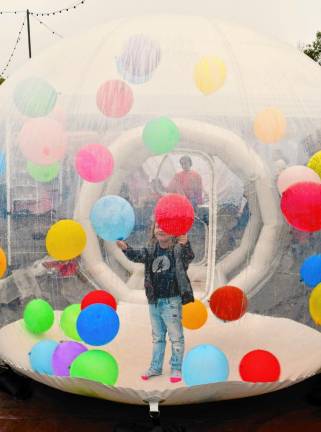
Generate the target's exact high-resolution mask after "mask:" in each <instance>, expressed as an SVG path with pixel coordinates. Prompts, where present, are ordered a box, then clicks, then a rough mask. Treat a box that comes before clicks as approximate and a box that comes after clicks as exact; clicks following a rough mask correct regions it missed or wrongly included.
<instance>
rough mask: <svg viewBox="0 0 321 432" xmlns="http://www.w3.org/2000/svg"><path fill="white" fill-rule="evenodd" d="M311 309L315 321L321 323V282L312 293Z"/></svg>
mask: <svg viewBox="0 0 321 432" xmlns="http://www.w3.org/2000/svg"><path fill="white" fill-rule="evenodd" d="M309 311H310V315H311V318H312V319H313V321H314V322H315V323H316V324H317V325H321V283H319V284H318V285H317V286H316V287H315V288H314V289H313V290H312V292H311V294H310V298H309Z"/></svg>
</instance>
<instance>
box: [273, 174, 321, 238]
mask: <svg viewBox="0 0 321 432" xmlns="http://www.w3.org/2000/svg"><path fill="white" fill-rule="evenodd" d="M281 210H282V213H283V215H284V217H285V219H286V220H287V222H288V223H289V224H290V225H292V226H293V227H294V228H296V229H298V230H300V231H308V232H314V231H319V230H320V229H321V184H318V183H311V182H301V183H296V184H294V185H292V186H290V187H289V188H288V189H286V191H285V192H283V194H282V198H281Z"/></svg>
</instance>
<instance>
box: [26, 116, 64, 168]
mask: <svg viewBox="0 0 321 432" xmlns="http://www.w3.org/2000/svg"><path fill="white" fill-rule="evenodd" d="M19 144H20V148H21V151H22V153H23V154H24V156H25V157H26V158H27V159H28V160H30V161H32V162H34V163H36V164H39V165H51V164H53V163H54V162H57V161H58V160H60V159H62V158H63V156H64V154H65V150H66V144H67V137H66V133H65V131H64V129H63V127H62V125H61V124H60V123H59V122H57V121H56V120H54V119H50V118H36V119H32V120H28V121H27V122H26V123H25V124H24V126H23V128H22V129H21V131H20V134H19Z"/></svg>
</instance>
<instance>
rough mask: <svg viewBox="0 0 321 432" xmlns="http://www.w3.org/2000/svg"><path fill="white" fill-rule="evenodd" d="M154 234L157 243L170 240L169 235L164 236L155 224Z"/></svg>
mask: <svg viewBox="0 0 321 432" xmlns="http://www.w3.org/2000/svg"><path fill="white" fill-rule="evenodd" d="M154 234H155V237H156V239H157V240H158V241H160V242H167V241H169V240H170V239H171V236H170V235H169V234H166V232H164V231H163V230H162V229H161V228H160V227H159V226H158V225H157V224H155V228H154Z"/></svg>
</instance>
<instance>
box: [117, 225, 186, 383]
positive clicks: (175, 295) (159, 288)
mask: <svg viewBox="0 0 321 432" xmlns="http://www.w3.org/2000/svg"><path fill="white" fill-rule="evenodd" d="M117 245H118V247H119V248H121V249H122V251H123V252H124V253H125V255H126V256H127V257H128V258H129V259H130V260H131V261H134V262H140V263H144V264H145V292H146V296H147V300H148V303H149V313H150V320H151V324H152V335H153V356H152V361H151V365H150V367H149V369H148V370H147V371H146V373H144V374H143V375H142V376H141V378H142V379H143V380H148V379H149V378H151V377H153V376H158V375H161V374H162V369H163V361H164V354H165V347H166V332H168V335H169V338H170V341H171V344H172V357H171V359H170V365H171V376H170V382H172V383H176V382H179V381H181V380H182V375H181V369H182V361H183V355H184V334H183V327H182V322H181V320H182V305H183V304H187V303H190V302H193V301H194V296H193V290H192V286H191V283H190V281H189V278H188V276H187V268H188V265H189V263H190V262H191V261H192V260H193V258H194V253H193V251H192V248H191V246H190V243H189V241H188V238H187V235H186V234H185V235H181V236H180V237H177V239H176V241H174V239H173V237H171V236H170V235H168V234H166V233H165V232H164V231H163V230H162V229H161V228H160V227H159V226H158V225H157V224H155V226H154V229H153V238H152V241H151V244H150V245H148V246H147V247H144V248H142V249H133V248H131V247H130V246H128V244H127V243H126V242H124V241H117Z"/></svg>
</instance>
